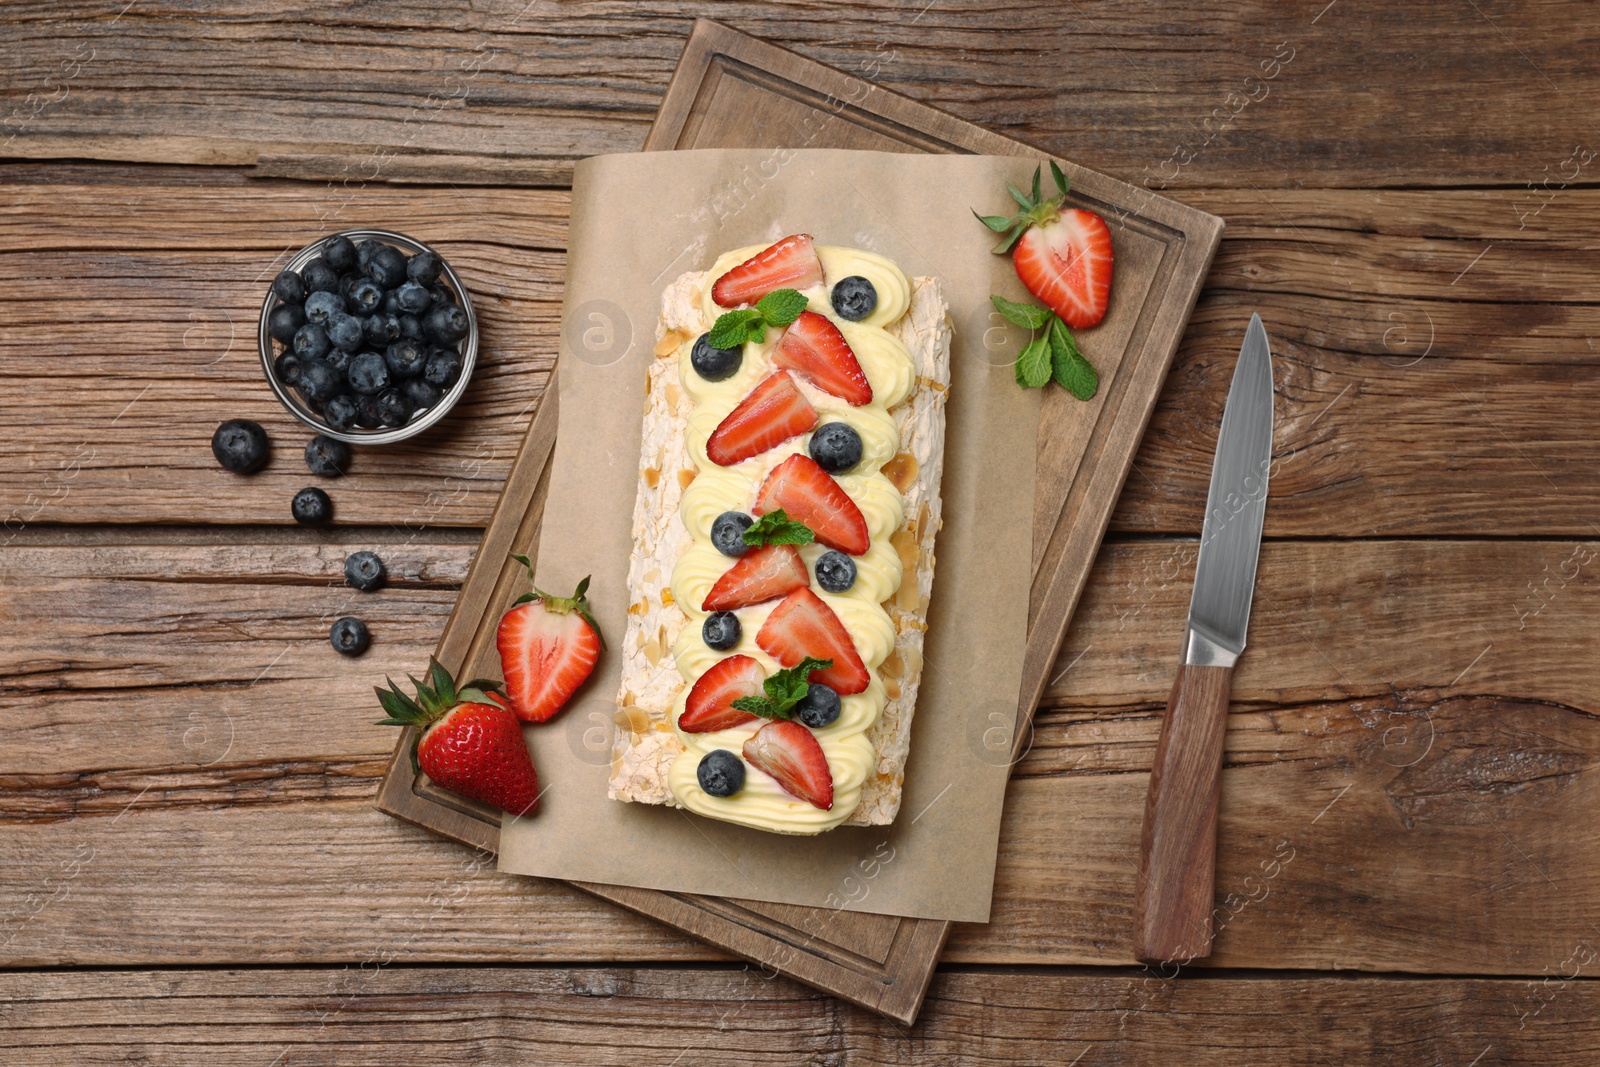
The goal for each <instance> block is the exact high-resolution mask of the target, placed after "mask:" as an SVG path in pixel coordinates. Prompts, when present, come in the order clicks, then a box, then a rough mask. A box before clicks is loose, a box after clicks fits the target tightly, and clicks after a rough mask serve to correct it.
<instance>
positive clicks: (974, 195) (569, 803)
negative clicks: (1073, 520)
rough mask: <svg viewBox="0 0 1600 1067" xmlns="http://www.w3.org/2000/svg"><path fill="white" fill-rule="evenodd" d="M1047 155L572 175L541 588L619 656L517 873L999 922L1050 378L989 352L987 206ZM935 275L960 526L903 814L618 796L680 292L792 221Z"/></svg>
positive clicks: (505, 832)
mask: <svg viewBox="0 0 1600 1067" xmlns="http://www.w3.org/2000/svg"><path fill="white" fill-rule="evenodd" d="M1032 171H1033V161H1029V160H1020V159H1013V158H1003V157H983V156H951V155H902V154H894V153H880V152H853V151H843V150H832V149H807V150H797V149H776V150H773V149H757V150H744V149H739V150H734V149H708V150H696V151H687V152H657V153H643V154H635V155H608V156H597V157H594V158H590V159H586V160H583V161H582V162H581V163H579V164H578V167H577V171H576V173H575V175H574V180H573V193H572V222H571V239H570V242H569V248H570V253H569V261H568V268H567V290H566V299H565V303H564V306H563V314H562V323H563V328H562V342H561V347H560V358H559V361H558V364H557V374H558V376H559V390H560V392H559V395H560V405H561V407H560V428H559V432H558V436H557V439H556V447H555V456H554V462H553V467H552V474H551V482H550V492H549V497H548V500H547V502H546V504H545V509H544V519H543V531H542V533H541V536H540V540H539V553H538V563H537V573H538V582H539V586H540V587H541V588H543V589H549V590H552V591H557V592H559V591H564V590H570V589H571V588H572V587H573V586H574V585H575V584H576V582H577V580H578V579H579V578H582V577H583V576H584V575H586V574H589V575H592V576H593V578H592V581H591V584H590V587H589V598H590V600H591V601H592V603H593V605H594V610H595V615H596V617H597V619H598V621H599V624H600V627H601V629H602V631H603V633H604V634H605V636H606V638H607V639H608V640H609V641H610V642H611V643H612V648H613V650H612V651H608V652H607V653H606V654H604V655H603V656H602V658H601V660H600V662H599V664H598V666H597V667H596V669H595V673H594V676H593V677H592V678H591V679H590V680H589V681H588V683H586V685H585V686H584V687H583V689H581V690H580V691H579V694H578V696H577V697H575V698H574V700H573V703H572V704H571V705H570V706H569V707H568V708H566V709H565V710H564V711H563V712H562V713H561V716H560V717H559V718H557V719H555V720H554V721H552V722H550V723H548V724H543V725H541V726H537V727H530V728H529V729H528V730H527V731H526V733H527V737H528V742H529V745H530V747H531V749H532V752H533V758H534V763H535V766H536V767H537V768H538V772H539V778H540V783H541V785H542V786H543V787H544V788H545V792H544V794H543V796H542V798H541V800H540V802H539V808H538V810H537V812H535V813H534V814H533V815H532V816H529V817H527V818H522V819H516V820H508V821H507V822H506V824H505V825H504V826H503V827H502V829H501V834H500V869H501V870H503V871H510V872H514V873H517V874H529V875H541V876H546V877H554V878H566V879H575V880H579V881H592V882H608V883H612V884H619V885H629V886H640V887H647V888H654V889H663V890H671V891H678V892H689V893H702V894H712V895H718V896H728V897H737V898H747V899H755V900H766V901H779V902H784V903H789V904H799V905H808V906H815V907H827V908H846V909H851V910H859V911H868V912H880V913H885V914H893V915H908V916H915V917H922V918H937V919H951V920H957V921H963V922H987V921H988V917H989V900H990V894H991V890H992V886H993V882H994V863H995V851H996V846H997V842H998V837H999V827H1000V814H1001V808H1002V805H1003V802H1004V799H1005V788H1006V780H1007V778H1008V776H1009V766H1008V764H1009V758H1010V742H1011V737H1010V730H1011V724H1012V721H1013V718H1014V715H1015V709H1016V705H1017V695H1018V691H1019V688H1020V685H1021V678H1022V655H1023V645H1024V641H1025V638H1026V633H1027V615H1028V590H1029V579H1030V559H1029V554H1030V551H1031V548H1030V546H1031V530H1032V522H1033V492H1034V442H1035V432H1036V428H1037V423H1038V410H1039V409H1038V403H1039V393H1038V391H1036V390H1033V391H1030V390H1023V389H1021V388H1019V387H1018V386H1017V385H1016V383H1015V382H1014V381H1013V378H1012V369H1011V367H1010V365H1009V363H1007V362H1006V361H1005V360H1004V359H996V358H995V357H994V355H992V354H991V353H990V352H989V351H988V350H986V349H985V348H984V347H983V346H982V342H981V339H980V335H981V334H982V333H983V331H984V330H985V329H990V328H992V327H993V326H994V322H995V320H992V319H991V318H990V317H989V315H988V314H986V309H987V307H988V297H989V294H990V293H991V292H999V293H1003V294H1005V295H1008V296H1011V297H1013V298H1016V299H1021V298H1024V297H1025V296H1026V294H1025V293H1024V292H1023V291H1022V289H1021V286H1020V284H1019V283H1018V281H1017V278H1016V274H1015V272H1014V271H1013V270H1012V268H1011V262H1010V257H1008V256H996V255H992V254H990V251H989V249H990V247H991V246H992V244H993V243H994V240H995V238H994V236H993V235H991V234H990V233H989V231H988V230H986V229H985V228H984V227H983V226H982V225H980V224H979V223H978V222H977V221H976V220H974V219H973V217H972V215H971V212H970V211H969V210H968V209H969V207H978V208H980V209H981V210H983V211H984V213H986V214H990V213H994V212H998V211H1002V210H1004V209H1005V207H1006V204H1007V202H1008V201H1009V198H1008V197H1007V196H1006V194H1005V191H1004V190H1005V185H1004V183H1005V181H1007V180H1010V181H1012V182H1014V183H1016V184H1017V185H1019V186H1022V185H1024V184H1025V183H1026V181H1027V180H1028V179H1029V177H1030V176H1031V174H1032ZM798 232H805V233H810V234H812V235H813V236H814V237H815V238H816V240H817V243H818V244H831V245H847V246H852V247H857V248H864V249H869V250H872V251H876V252H880V253H882V254H884V255H887V256H888V257H889V258H891V259H893V260H894V261H895V262H896V263H897V264H899V266H900V268H901V269H902V270H904V271H905V273H906V274H907V275H908V276H910V277H916V276H919V275H935V276H937V277H939V278H941V279H942V280H943V282H944V293H945V298H946V301H947V302H948V304H949V308H950V319H951V322H952V324H953V326H954V329H955V341H954V344H953V347H952V355H951V372H952V384H951V389H950V394H949V402H948V407H947V431H946V437H945V471H944V480H943V489H942V495H943V498H944V527H943V529H942V530H941V531H940V533H939V535H938V540H937V544H936V545H935V555H936V559H937V566H936V568H935V572H934V584H933V593H932V601H931V604H930V607H929V620H928V621H929V631H928V635H927V645H926V649H925V666H924V668H923V678H922V689H921V692H920V694H919V696H918V700H917V706H916V713H915V718H914V720H913V724H912V745H911V753H910V757H909V760H908V762H907V766H906V776H905V790H904V795H903V801H902V804H901V807H900V813H899V816H898V818H897V819H896V821H895V823H894V824H893V825H892V826H888V827H841V828H839V829H836V830H832V831H829V832H827V833H824V834H821V835H819V836H816V837H796V836H789V835H781V834H769V833H764V832H762V831H758V830H752V829H748V828H744V827H739V826H735V825H732V824H730V823H724V822H719V821H716V820H711V819H704V818H700V817H698V816H695V815H691V814H688V813H687V812H684V811H681V810H679V809H676V808H668V807H660V806H652V805H644V804H631V803H624V802H621V801H616V800H610V799H608V798H607V796H606V779H607V775H608V771H609V761H608V757H609V753H610V751H611V730H612V729H613V728H614V727H613V724H612V715H613V713H614V712H615V710H616V702H615V701H616V694H617V688H618V680H619V678H620V674H621V656H620V655H618V654H617V653H616V651H615V650H614V649H615V646H616V645H619V644H620V643H621V640H622V636H623V633H624V631H625V629H626V617H627V616H626V611H627V605H628V589H627V575H628V562H629V556H630V553H631V552H632V548H633V545H632V538H631V533H630V520H631V516H632V512H633V505H634V496H635V493H636V492H637V488H638V479H639V440H640V433H641V416H642V413H643V402H644V396H645V375H646V369H647V368H648V366H649V364H650V362H651V360H652V359H653V358H654V357H653V351H652V350H653V347H654V343H655V340H656V328H657V326H656V324H657V321H658V318H659V309H660V298H661V290H662V288H663V287H664V286H665V285H666V284H667V283H668V282H670V281H671V280H672V279H674V278H676V277H677V276H678V275H680V274H682V273H683V272H685V271H690V270H704V269H706V268H708V267H709V266H710V265H711V262H712V260H713V259H715V258H716V256H718V255H719V254H721V253H722V252H724V251H727V250H729V249H733V248H739V247H742V246H745V245H750V244H755V243H758V242H762V241H772V240H776V239H777V238H779V237H782V236H784V235H786V234H790V233H798Z"/></svg>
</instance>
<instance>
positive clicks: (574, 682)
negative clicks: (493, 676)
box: [495, 600, 600, 722]
mask: <svg viewBox="0 0 1600 1067" xmlns="http://www.w3.org/2000/svg"><path fill="white" fill-rule="evenodd" d="M495 644H496V645H498V646H499V649H500V669H501V672H502V673H503V674H504V675H505V679H506V694H507V695H508V696H509V697H510V698H511V709H512V710H513V711H515V712H516V714H517V718H519V719H521V720H523V721H524V722H546V721H548V720H549V719H550V718H551V717H552V716H554V715H555V713H556V712H558V711H560V710H561V709H562V707H563V706H565V705H566V703H567V700H568V699H569V698H570V697H571V696H572V694H573V692H574V691H575V690H576V689H577V688H578V686H580V685H582V684H583V682H584V680H585V679H586V678H588V677H589V675H590V673H591V672H593V670H594V665H595V661H597V660H598V659H599V658H600V636H599V635H598V634H597V633H595V631H594V629H593V628H592V627H590V625H589V623H588V621H587V620H585V619H584V617H583V615H582V614H580V613H579V612H577V611H567V612H558V611H553V610H550V609H549V608H548V607H547V606H546V604H545V602H544V601H543V600H535V601H530V602H529V603H526V604H519V605H517V606H516V607H514V608H512V609H511V610H510V611H508V612H506V614H505V617H504V618H502V619H501V620H500V628H499V630H498V631H496V633H495Z"/></svg>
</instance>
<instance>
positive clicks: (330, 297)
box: [306, 291, 344, 325]
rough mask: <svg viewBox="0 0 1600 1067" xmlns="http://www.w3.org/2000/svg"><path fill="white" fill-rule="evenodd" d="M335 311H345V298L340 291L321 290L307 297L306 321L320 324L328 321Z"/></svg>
mask: <svg viewBox="0 0 1600 1067" xmlns="http://www.w3.org/2000/svg"><path fill="white" fill-rule="evenodd" d="M335 311H338V312H343V311H344V298H343V297H341V296H340V295H339V294H338V293H330V292H327V291H320V292H315V293H312V294H311V295H310V296H308V297H306V321H308V322H315V323H317V324H318V325H321V324H323V323H326V322H327V321H328V316H330V315H332V314H333V313H334V312H335Z"/></svg>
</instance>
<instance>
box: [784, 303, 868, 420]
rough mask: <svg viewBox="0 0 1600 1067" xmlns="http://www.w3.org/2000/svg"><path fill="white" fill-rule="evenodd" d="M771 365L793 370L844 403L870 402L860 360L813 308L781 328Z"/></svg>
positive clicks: (865, 377)
mask: <svg viewBox="0 0 1600 1067" xmlns="http://www.w3.org/2000/svg"><path fill="white" fill-rule="evenodd" d="M772 364H773V366H775V367H782V368H785V369H787V370H792V371H794V372H795V373H796V374H799V375H800V376H801V377H802V378H805V379H806V380H807V381H809V382H810V383H811V384H812V385H815V386H816V387H817V388H818V389H821V390H822V391H823V392H827V393H832V394H833V395H834V396H836V397H838V398H839V399H840V400H843V401H844V402H845V403H847V404H851V405H854V406H857V407H859V406H860V405H862V404H870V403H872V386H871V385H870V384H869V383H868V382H867V376H866V375H865V374H864V373H862V371H861V361H860V360H858V359H856V354H855V352H854V351H852V350H851V348H850V345H849V343H848V342H847V341H846V340H845V339H844V334H842V333H840V332H839V327H837V326H835V325H834V324H833V323H832V321H830V320H829V319H828V318H827V317H826V316H824V315H818V314H817V313H816V312H815V311H802V312H801V313H800V317H799V318H797V319H795V320H794V322H792V323H790V324H789V326H788V327H787V328H786V329H785V330H784V331H783V336H782V337H780V338H778V348H777V351H776V352H774V353H773V355H772Z"/></svg>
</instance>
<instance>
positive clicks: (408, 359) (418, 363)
mask: <svg viewBox="0 0 1600 1067" xmlns="http://www.w3.org/2000/svg"><path fill="white" fill-rule="evenodd" d="M383 358H384V359H386V360H388V361H389V373H390V374H391V375H393V376H394V377H396V378H415V377H416V376H417V375H419V374H421V373H422V368H423V366H424V365H425V364H426V363H427V362H428V350H427V349H426V348H424V347H423V346H422V345H420V344H418V343H417V342H415V341H411V340H406V339H405V338H402V339H400V340H398V341H396V342H395V343H394V344H392V345H390V346H389V347H388V348H387V349H386V350H385V351H384V353H383Z"/></svg>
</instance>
